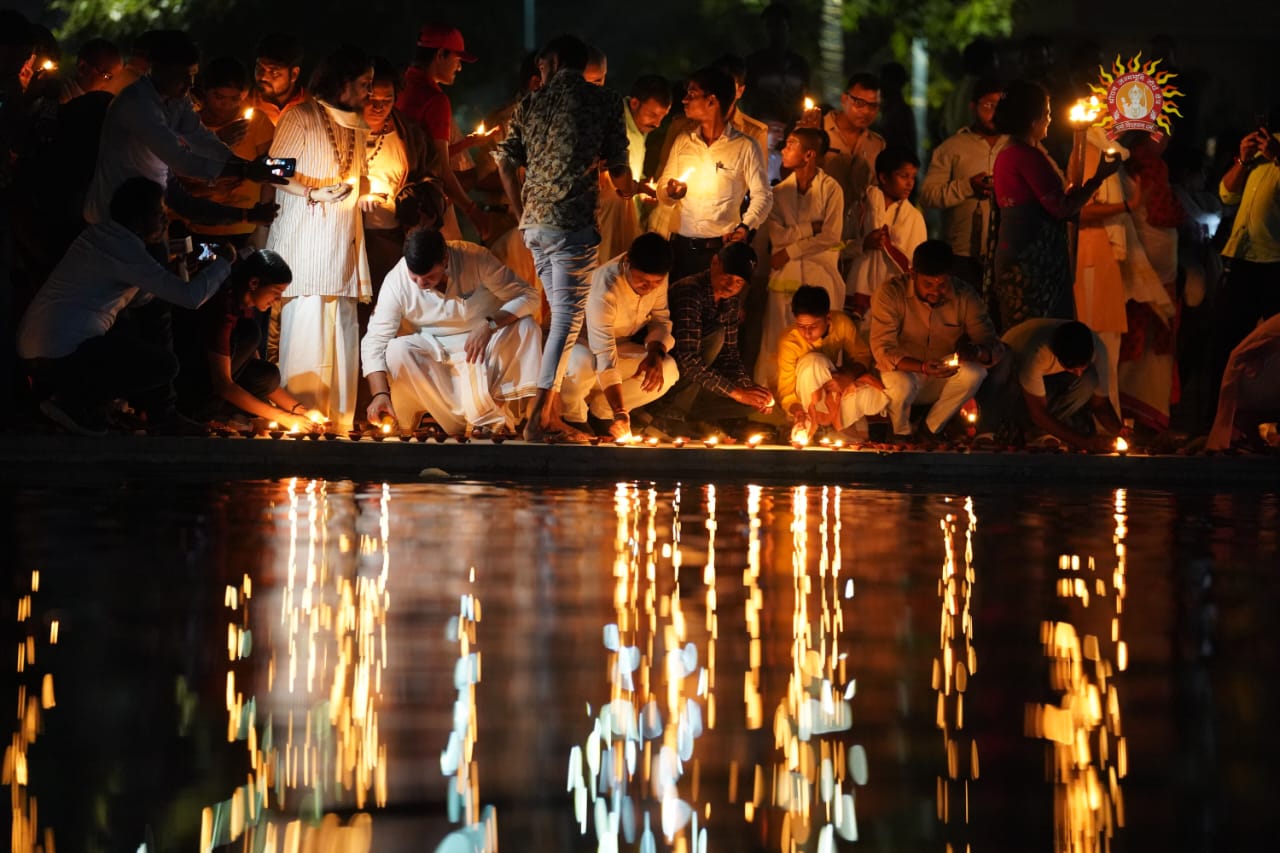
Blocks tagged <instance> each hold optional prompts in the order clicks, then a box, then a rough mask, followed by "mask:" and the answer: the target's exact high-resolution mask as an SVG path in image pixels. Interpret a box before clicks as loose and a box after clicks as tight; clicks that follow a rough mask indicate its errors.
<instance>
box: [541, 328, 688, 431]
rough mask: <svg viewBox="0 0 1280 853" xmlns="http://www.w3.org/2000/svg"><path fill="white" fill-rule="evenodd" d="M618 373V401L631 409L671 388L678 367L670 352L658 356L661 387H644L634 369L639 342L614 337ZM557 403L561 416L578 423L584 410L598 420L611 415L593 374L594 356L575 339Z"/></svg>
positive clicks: (640, 356)
mask: <svg viewBox="0 0 1280 853" xmlns="http://www.w3.org/2000/svg"><path fill="white" fill-rule="evenodd" d="M617 346H618V373H619V374H620V375H621V376H622V377H623V379H622V405H623V406H625V407H626V409H627V411H629V412H634V411H635V410H636V409H638V408H640V407H641V406H643V405H646V404H647V403H652V402H653V401H654V400H656V399H658V398H659V397H661V396H662V395H663V394H665V393H667V392H668V391H670V390H671V386H672V385H674V384H676V380H677V379H679V378H680V368H679V367H677V366H676V360H675V359H674V358H672V357H671V356H669V355H668V356H666V357H664V358H663V359H662V387H661V388H657V389H655V390H653V391H645V390H644V389H643V388H641V387H640V385H641V381H640V377H638V376H636V375H635V373H636V370H637V369H638V368H639V367H640V362H642V361H644V359H645V356H646V355H647V353H646V352H645V348H644V347H643V346H642V345H641V344H637V343H633V342H632V341H618V344H617ZM560 403H561V406H562V411H563V414H564V419H565V420H567V421H573V422H575V423H582V422H583V421H585V420H586V419H587V410H588V409H590V411H591V414H593V415H595V416H596V417H597V418H600V419H601V420H606V421H607V420H609V419H611V418H612V417H613V409H611V408H610V407H609V401H608V400H606V399H605V397H604V389H603V388H601V387H600V380H599V378H598V377H597V376H596V362H595V356H593V355H592V354H591V348H590V347H588V346H587V345H586V344H584V343H582V342H581V341H579V342H578V343H576V344H574V345H573V349H572V350H571V351H570V352H569V367H568V369H567V370H566V371H565V374H564V381H563V382H562V383H561V384H560Z"/></svg>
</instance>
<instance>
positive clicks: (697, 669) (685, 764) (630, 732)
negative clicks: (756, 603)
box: [567, 483, 718, 853]
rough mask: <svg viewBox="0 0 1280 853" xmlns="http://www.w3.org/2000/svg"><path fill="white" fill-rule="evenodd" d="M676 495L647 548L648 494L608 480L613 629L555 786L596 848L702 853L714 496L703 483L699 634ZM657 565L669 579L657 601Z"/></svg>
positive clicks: (653, 505)
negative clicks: (595, 696)
mask: <svg viewBox="0 0 1280 853" xmlns="http://www.w3.org/2000/svg"><path fill="white" fill-rule="evenodd" d="M681 496H682V492H681V489H680V488H678V487H677V489H676V490H675V493H674V495H673V498H672V509H673V518H672V526H671V541H670V542H665V543H662V544H659V542H658V526H657V515H658V496H657V492H656V491H655V490H654V489H652V488H644V489H642V488H640V487H637V486H635V485H631V484H626V483H620V484H618V486H617V488H616V490H615V494H614V508H615V513H616V517H617V526H616V537H615V549H614V553H615V555H614V567H613V568H614V572H613V574H614V596H613V599H614V613H615V619H616V621H614V622H612V623H610V624H608V625H605V626H604V632H603V643H604V646H605V648H606V649H607V650H608V653H609V655H608V661H609V663H608V673H609V682H610V691H609V698H608V701H607V702H605V703H604V704H603V705H602V706H601V707H600V708H599V711H598V713H593V712H592V707H591V705H590V704H588V706H587V713H588V716H589V717H590V718H591V732H590V734H589V735H588V736H587V739H586V743H585V746H575V747H573V749H572V750H571V752H570V756H569V774H568V785H567V787H568V790H569V791H570V792H571V793H572V794H573V801H574V814H575V817H576V819H577V822H578V824H579V828H580V830H581V831H582V832H583V833H585V832H586V831H587V824H588V822H589V821H590V822H592V823H593V824H594V831H595V836H596V839H597V843H598V849H599V850H601V851H612V850H617V849H618V848H619V845H620V844H628V845H630V844H635V843H637V841H638V842H639V845H640V850H641V851H652V850H655V849H656V847H657V843H658V837H659V836H661V837H662V838H663V839H665V842H666V843H667V844H669V845H670V846H671V848H672V849H673V850H676V851H699V853H700V851H705V850H706V849H707V828H706V821H707V820H709V818H710V810H711V805H710V802H709V801H701V799H700V791H699V774H700V772H701V771H700V765H699V762H698V759H697V758H696V757H695V748H696V744H697V741H698V740H699V738H701V737H702V735H703V734H704V732H705V731H706V730H708V729H710V728H712V727H714V725H715V697H714V688H715V676H714V672H715V640H716V634H717V631H718V625H717V615H716V592H715V535H716V494H715V488H714V487H707V497H706V512H707V516H706V523H705V526H706V530H707V551H706V560H705V563H704V565H703V573H702V577H701V579H700V581H701V585H702V587H703V590H702V595H701V596H700V598H701V602H702V605H703V613H702V616H703V618H702V619H701V620H700V621H701V624H702V629H701V630H699V629H698V628H697V625H698V621H694V620H696V615H695V611H694V610H691V608H696V607H697V602H698V600H699V596H697V595H696V589H697V580H694V581H692V582H689V580H690V577H691V573H690V572H689V571H686V572H685V573H684V575H683V577H682V575H681V569H682V567H683V552H682V550H681V540H680V533H681V531H680V502H681ZM663 564H666V565H669V567H670V579H671V584H670V591H669V592H667V593H665V594H663V593H662V592H661V589H662V587H663V586H665V585H664V584H661V583H660V577H659V567H660V565H663ZM694 577H696V576H694ZM686 582H688V584H687V586H686ZM686 595H687V596H688V599H689V602H690V603H686V601H685V596H686ZM699 639H700V640H702V641H703V643H704V644H705V645H703V647H702V648H701V649H700V648H699V643H698V642H696V640H699ZM700 652H701V653H700ZM664 688H665V689H664ZM663 694H665V696H663ZM660 697H662V698H664V699H665V702H663V703H662V704H659V698H660ZM704 703H705V705H704ZM584 765H585V766H584ZM700 816H701V818H700ZM700 819H701V821H702V825H701V826H700V825H699V822H700ZM655 824H656V825H655Z"/></svg>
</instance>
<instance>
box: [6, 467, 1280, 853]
mask: <svg viewBox="0 0 1280 853" xmlns="http://www.w3.org/2000/svg"><path fill="white" fill-rule="evenodd" d="M6 503H7V506H6V507H5V508H6V510H7V512H5V513H4V517H5V518H6V519H7V520H8V522H9V525H10V528H11V529H10V530H9V531H8V535H7V536H5V537H4V543H5V544H4V546H3V547H4V548H5V550H6V551H7V552H8V553H7V554H6V562H7V563H9V564H10V565H11V566H12V567H13V568H12V570H11V572H10V577H11V585H10V587H9V589H8V590H7V591H6V593H5V599H6V600H5V602H4V604H5V610H4V612H5V613H6V614H9V616H8V617H7V618H8V620H10V621H9V626H10V630H11V632H12V638H13V645H11V646H10V648H11V649H16V662H17V669H16V673H15V680H14V686H13V687H12V688H10V690H9V693H10V696H9V702H8V704H7V707H9V708H10V709H16V710H17V714H16V715H13V716H11V717H10V725H11V728H12V732H7V733H6V734H9V735H10V741H9V744H10V745H9V747H8V748H7V751H6V756H5V762H4V774H5V775H4V782H5V784H6V785H7V786H8V787H9V788H10V789H11V794H12V800H13V803H14V811H13V815H14V816H13V827H12V836H11V837H12V839H13V848H14V849H15V850H24V851H25V850H35V849H37V847H40V848H42V849H44V850H46V851H52V850H54V849H55V848H56V849H59V850H64V851H79V850H85V851H91V850H112V851H115V850H119V851H130V853H133V851H136V850H138V849H139V848H140V845H143V844H146V849H147V850H149V851H157V850H164V851H170V850H201V849H227V850H279V851H302V850H316V851H321V850H323V851H336V853H355V851H365V850H378V851H400V850H404V851H417V850H425V851H431V850H443V851H450V853H456V851H464V850H467V851H469V850H482V849H498V848H501V849H506V850H520V851H525V850H528V851H561V850H582V851H587V850H602V851H614V850H627V851H630V850H635V851H648V850H676V851H682V853H701V851H703V850H706V851H716V850H718V851H730V850H732V851H738V850H777V851H784V852H785V851H791V850H814V851H828V850H832V851H834V850H857V849H864V850H878V851H879V850H894V851H917V850H918V851H937V852H938V853H945V851H948V850H950V851H956V853H959V851H965V850H971V851H975V852H976V851H1030V850H1042V851H1051V850H1052V851H1077V850H1078V851H1087V850H1110V849H1115V850H1125V849H1132V850H1154V849H1161V850H1179V851H1181V850H1186V851H1201V850H1203V851H1208V850H1221V849H1230V848H1234V847H1237V846H1241V845H1245V846H1247V847H1249V848H1256V847H1259V846H1263V847H1266V846H1270V844H1271V843H1274V838H1275V837H1276V836H1275V829H1276V825H1277V817H1276V809H1275V806H1274V791H1275V790H1276V787H1277V783H1278V782H1280V771H1278V770H1277V767H1278V766H1280V764H1278V763H1280V729H1278V724H1280V689H1278V688H1277V686H1276V673H1277V672H1280V640H1278V639H1277V629H1276V626H1277V621H1275V620H1276V614H1277V613H1278V612H1280V585H1278V584H1277V583H1276V572H1277V567H1278V566H1280V559H1278V555H1277V531H1278V530H1280V523H1277V521H1278V519H1277V516H1278V515H1280V499H1278V498H1277V495H1276V494H1274V493H1263V492H1247V493H1227V494H1222V493H1218V494H1215V493H1198V492H1179V493H1171V492H1159V491H1141V492H1140V491H1136V490H1130V491H1126V490H1105V489H1093V490H1091V489H1076V490H1071V491H1063V490H1060V489H1049V488H1045V489H1043V490H1034V489H1032V490H1026V489H1022V490H1016V491H1015V490H1003V489H999V488H994V487H993V488H983V489H978V490H975V491H974V492H972V493H959V492H955V493H943V492H932V491H929V490H927V489H916V490H911V491H891V490H878V489H866V488H857V487H843V488H841V487H835V486H820V485H818V486H815V485H808V486H796V487H790V488H788V487H780V486H773V485H770V486H754V485H742V484H721V485H709V484H703V483H685V484H677V483H649V482H625V483H600V484H583V485H565V484H563V483H556V484H545V483H539V484H528V483H525V484H519V483H511V484H487V483H462V482H450V483H439V484H405V485H399V484H390V485H389V484H382V483H352V482H326V481H322V480H284V481H256V482H230V483H157V482H154V481H144V482H138V483H129V484H124V485H118V484H116V485H112V486H111V487H110V488H107V487H104V486H103V485H101V484H97V485H88V484H85V485H79V486H76V485H66V484H61V485H57V486H52V485H50V486H35V485H24V486H19V487H17V488H15V489H12V490H10V493H9V495H8V497H7V499H6ZM15 615H16V620H14V616H15ZM14 660H15V658H14V657H11V658H10V661H11V662H12V661H14ZM10 665H12V663H11V664H10Z"/></svg>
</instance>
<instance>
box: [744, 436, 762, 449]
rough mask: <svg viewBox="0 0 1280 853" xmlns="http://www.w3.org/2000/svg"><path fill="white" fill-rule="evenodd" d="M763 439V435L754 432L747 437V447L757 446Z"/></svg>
mask: <svg viewBox="0 0 1280 853" xmlns="http://www.w3.org/2000/svg"><path fill="white" fill-rule="evenodd" d="M763 441H764V436H763V435H761V434H760V433H756V434H755V435H753V436H751V437H750V438H748V439H747V447H759V446H760V445H761V443H762V442H763Z"/></svg>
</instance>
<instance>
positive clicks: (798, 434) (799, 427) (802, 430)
mask: <svg viewBox="0 0 1280 853" xmlns="http://www.w3.org/2000/svg"><path fill="white" fill-rule="evenodd" d="M810 438H811V437H810V435H809V428H808V427H807V426H805V425H804V424H796V425H795V426H793V427H792V428H791V446H792V447H794V448H796V449H797V450H798V449H799V448H801V447H808V446H809V441H810Z"/></svg>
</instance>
